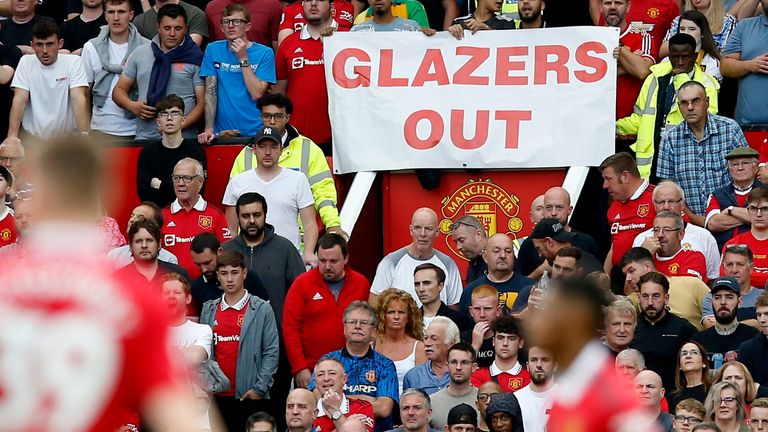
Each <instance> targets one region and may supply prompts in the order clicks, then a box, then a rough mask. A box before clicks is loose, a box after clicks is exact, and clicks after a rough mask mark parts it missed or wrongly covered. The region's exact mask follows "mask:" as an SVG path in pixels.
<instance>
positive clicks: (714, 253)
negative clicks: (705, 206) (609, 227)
mask: <svg viewBox="0 0 768 432" xmlns="http://www.w3.org/2000/svg"><path fill="white" fill-rule="evenodd" d="M648 237H653V231H652V230H650V229H649V230H645V231H643V232H641V233H640V234H638V235H637V237H635V241H634V242H632V247H638V246H640V245H641V244H643V242H644V241H645V239H647V238H648ZM681 244H682V246H683V249H687V250H692V251H696V252H701V253H702V254H703V255H704V259H705V260H706V261H707V279H710V280H711V279H716V278H718V277H720V250H719V249H718V248H717V241H716V240H715V238H714V237H713V236H712V233H710V232H709V231H708V230H707V229H705V228H702V227H700V226H697V225H694V224H692V223H688V224H686V225H685V236H683V241H682V242H681Z"/></svg>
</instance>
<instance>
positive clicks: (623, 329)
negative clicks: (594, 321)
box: [603, 298, 637, 355]
mask: <svg viewBox="0 0 768 432" xmlns="http://www.w3.org/2000/svg"><path fill="white" fill-rule="evenodd" d="M635 327H637V308H636V307H635V305H634V304H632V302H631V301H629V300H627V299H625V298H620V299H617V300H614V301H613V302H612V303H611V304H610V305H608V307H607V308H606V311H605V341H604V342H603V343H604V344H605V345H606V346H607V347H608V349H609V350H611V353H613V354H614V355H618V354H619V353H620V352H622V351H624V350H625V349H627V347H629V344H630V343H631V342H632V339H634V338H635Z"/></svg>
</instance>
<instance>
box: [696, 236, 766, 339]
mask: <svg viewBox="0 0 768 432" xmlns="http://www.w3.org/2000/svg"><path fill="white" fill-rule="evenodd" d="M754 267H755V262H754V255H752V251H751V250H749V247H748V246H746V245H729V246H728V248H727V249H726V250H725V253H724V254H723V269H724V270H725V272H724V274H723V276H731V277H733V278H735V279H736V281H737V282H738V283H739V287H741V304H740V305H739V309H738V312H737V316H736V317H737V318H738V319H739V322H741V323H744V324H748V325H751V326H752V327H755V328H758V329H759V327H760V324H759V323H758V322H757V319H756V314H755V312H756V311H755V303H756V302H757V299H758V297H760V295H762V294H763V293H764V292H765V290H763V289H761V288H757V287H754V286H752V281H751V280H750V275H751V274H752V270H753V269H754ZM701 323H702V325H703V326H704V328H705V329H707V328H710V327H712V326H713V325H715V312H714V311H713V310H712V293H711V292H710V293H708V294H707V296H706V297H705V298H704V304H703V305H702V306H701Z"/></svg>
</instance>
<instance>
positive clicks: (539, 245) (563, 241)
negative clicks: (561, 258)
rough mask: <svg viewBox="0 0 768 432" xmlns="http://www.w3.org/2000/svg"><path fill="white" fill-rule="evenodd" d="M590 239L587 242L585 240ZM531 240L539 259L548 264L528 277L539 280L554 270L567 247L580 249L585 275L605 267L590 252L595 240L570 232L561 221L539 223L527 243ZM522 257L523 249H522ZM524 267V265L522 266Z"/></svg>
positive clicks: (549, 219) (550, 220)
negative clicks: (560, 255)
mask: <svg viewBox="0 0 768 432" xmlns="http://www.w3.org/2000/svg"><path fill="white" fill-rule="evenodd" d="M586 239H589V241H587V242H585V241H584V240H586ZM528 240H530V241H531V243H533V246H534V248H535V250H536V251H537V252H538V255H539V257H541V259H542V261H544V262H545V263H546V266H544V265H542V266H540V267H539V268H537V269H536V270H534V271H533V272H532V273H531V274H530V275H529V276H528V277H530V278H537V277H540V276H541V275H542V274H543V272H544V271H545V270H550V271H551V270H552V266H553V264H554V261H555V256H556V255H557V253H558V252H559V251H560V250H561V249H563V248H566V247H570V248H574V249H575V248H578V250H579V251H580V252H581V257H580V259H582V266H583V267H584V268H585V270H584V271H585V273H592V272H593V271H602V270H603V266H602V265H600V261H598V259H597V258H596V257H595V255H593V254H592V253H590V252H588V250H589V249H590V246H588V245H589V243H590V242H591V243H592V244H594V240H592V238H591V237H589V236H587V235H586V234H581V233H579V232H575V231H568V230H567V229H566V227H565V225H563V223H562V222H561V221H559V220H558V219H555V218H549V217H548V218H545V219H542V220H541V221H539V223H537V224H536V226H535V227H534V228H533V231H531V235H530V236H528V239H527V240H526V241H528ZM521 255H522V249H521ZM521 265H522V264H521Z"/></svg>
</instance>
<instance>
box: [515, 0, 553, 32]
mask: <svg viewBox="0 0 768 432" xmlns="http://www.w3.org/2000/svg"><path fill="white" fill-rule="evenodd" d="M544 6H545V5H544V0H519V1H518V2H517V7H518V12H519V14H520V22H519V23H518V26H517V28H519V29H536V28H544V27H546V26H547V23H546V22H545V21H544V13H543V12H544Z"/></svg>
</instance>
